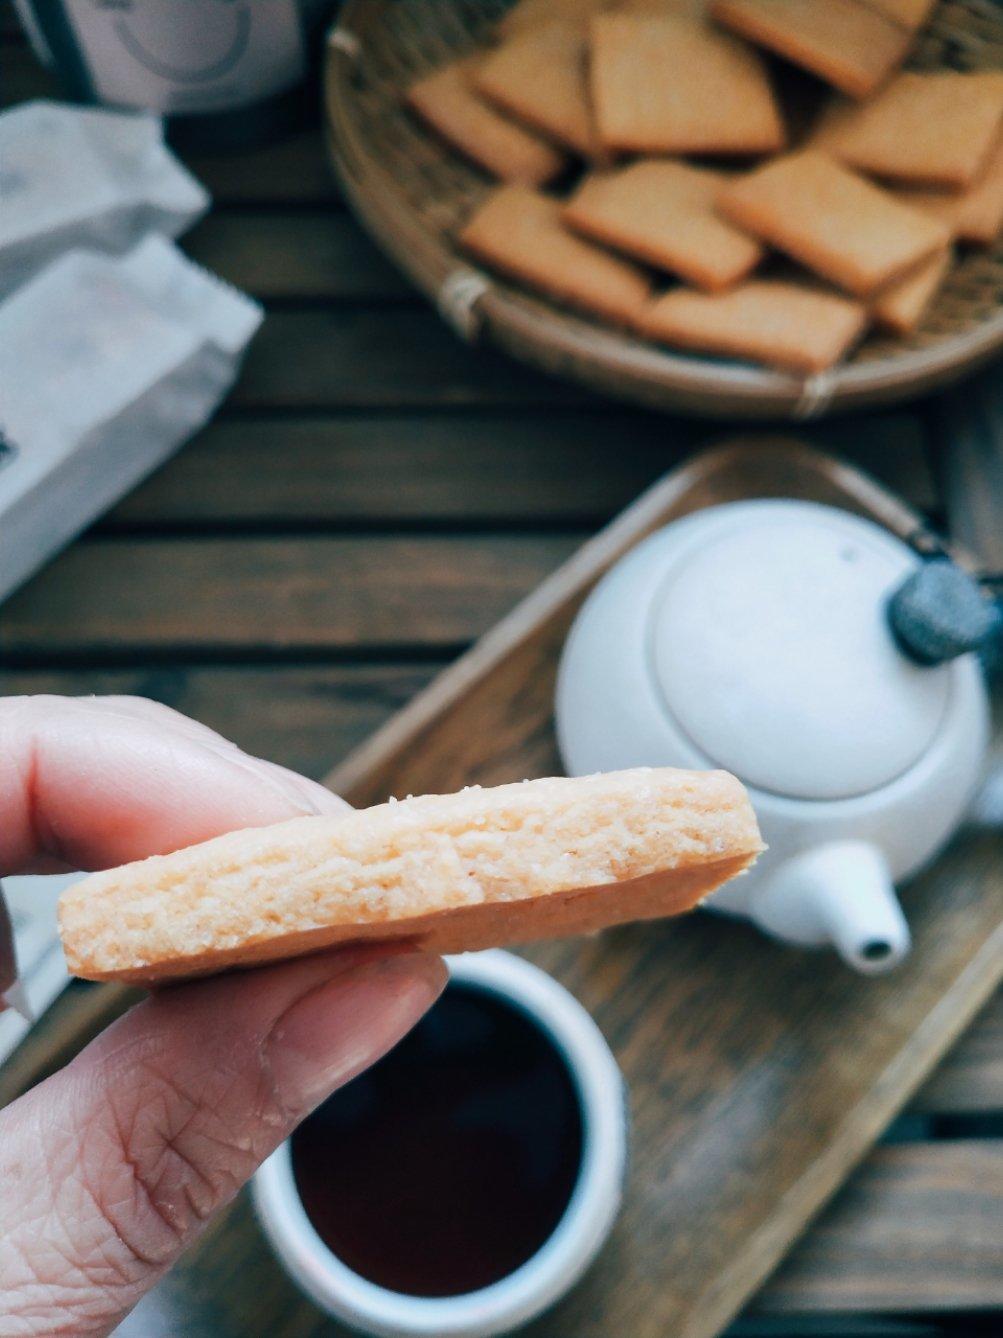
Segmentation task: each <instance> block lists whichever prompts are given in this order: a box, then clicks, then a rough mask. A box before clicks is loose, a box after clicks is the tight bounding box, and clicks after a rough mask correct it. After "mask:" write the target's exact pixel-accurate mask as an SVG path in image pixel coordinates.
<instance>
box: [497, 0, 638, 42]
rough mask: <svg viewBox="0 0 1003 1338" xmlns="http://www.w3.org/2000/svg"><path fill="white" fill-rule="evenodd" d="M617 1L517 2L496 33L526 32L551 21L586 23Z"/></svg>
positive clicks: (546, 0) (528, 0) (502, 20)
mask: <svg viewBox="0 0 1003 1338" xmlns="http://www.w3.org/2000/svg"><path fill="white" fill-rule="evenodd" d="M616 2H617V0H517V3H516V4H514V5H513V6H512V8H511V9H510V10H508V11H507V12H506V13H504V14H503V15H502V16H501V18H500V19H499V21H498V25H497V29H496V31H497V32H499V33H500V34H501V35H502V36H503V37H511V36H512V35H513V33H518V32H525V31H526V29H527V28H535V27H536V26H537V25H538V24H541V23H549V22H550V21H551V19H570V20H571V21H572V22H584V21H585V20H587V19H590V18H591V17H592V15H593V14H596V13H598V11H599V10H600V9H609V8H610V7H611V6H612V5H615V4H616Z"/></svg>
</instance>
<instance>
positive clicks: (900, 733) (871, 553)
mask: <svg viewBox="0 0 1003 1338" xmlns="http://www.w3.org/2000/svg"><path fill="white" fill-rule="evenodd" d="M915 566H916V558H915V555H914V554H913V553H912V552H911V550H910V549H908V548H907V547H906V545H904V544H903V543H901V542H900V541H899V540H898V539H896V538H894V537H893V536H891V535H889V534H886V533H885V532H884V531H882V530H880V529H879V528H878V527H877V526H875V525H873V524H871V523H870V522H868V521H864V520H861V519H859V518H858V517H856V516H852V515H850V514H849V513H847V512H841V511H837V510H835V509H832V508H829V507H822V506H817V505H807V504H804V503H792V502H778V503H763V504H759V505H755V506H752V507H743V508H742V513H741V515H740V516H736V517H735V521H734V523H733V524H732V525H731V526H725V527H718V528H717V529H716V531H715V532H713V533H710V534H708V535H706V536H705V537H704V542H703V543H702V544H701V545H700V546H699V547H692V548H690V550H689V551H688V553H687V554H686V555H685V556H684V557H683V558H682V559H681V560H680V561H679V562H678V563H677V564H675V565H674V566H673V568H672V569H671V570H670V571H669V572H668V574H667V576H666V578H665V580H664V582H663V584H662V586H661V587H660V589H659V591H658V594H657V596H656V599H655V603H654V606H653V618H652V623H651V627H650V634H651V641H650V647H651V654H652V665H653V669H654V674H655V677H656V679H657V682H658V685H659V688H660V690H661V693H662V696H663V699H664V703H665V706H666V709H667V710H668V711H669V712H670V713H671V714H672V715H673V716H674V717H675V719H676V721H677V723H678V724H679V725H680V726H681V728H682V729H683V730H685V731H686V733H687V734H688V735H689V736H690V739H691V740H692V742H693V743H694V744H695V745H696V746H697V747H698V748H699V749H700V750H701V752H703V753H704V755H705V756H706V757H707V758H708V759H710V760H711V761H712V762H713V764H714V765H716V766H720V767H724V768H725V769H727V770H728V771H731V772H734V774H735V775H737V776H738V777H739V778H740V779H741V780H743V781H744V782H746V784H748V785H752V786H755V787H757V788H759V789H762V790H767V791H770V792H771V793H773V794H778V795H785V796H790V797H792V798H800V799H846V798H850V797H852V796H854V795H862V794H866V793H867V792H869V791H871V790H875V789H878V788H879V787H881V786H884V785H887V784H889V783H890V782H891V781H893V780H894V779H895V778H896V777H897V776H900V775H902V773H903V772H905V771H907V770H908V769H909V768H910V767H911V766H913V765H914V764H915V763H916V762H917V761H918V760H919V759H920V758H921V757H922V755H923V754H924V753H925V752H926V750H927V749H928V748H929V747H930V745H931V743H932V742H933V739H934V737H935V735H936V734H937V731H938V729H939V727H940V725H941V722H942V720H943V718H944V714H945V711H946V709H947V702H948V694H949V691H950V669H949V668H948V667H946V666H938V667H933V668H924V667H920V666H919V665H917V664H915V663H913V662H912V661H911V660H910V659H908V658H907V657H906V656H905V655H904V654H903V653H902V652H901V651H900V649H899V648H898V646H897V645H896V642H895V638H894V636H893V635H892V631H891V628H890V626H889V622H888V601H889V598H890V597H891V595H892V594H893V592H894V591H895V590H896V588H897V587H898V586H899V585H900V584H901V583H902V581H903V580H904V578H905V577H906V576H907V575H908V574H909V573H910V571H912V570H913V569H914V568H915Z"/></svg>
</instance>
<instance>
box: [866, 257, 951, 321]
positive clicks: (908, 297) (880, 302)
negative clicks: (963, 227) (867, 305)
mask: <svg viewBox="0 0 1003 1338" xmlns="http://www.w3.org/2000/svg"><path fill="white" fill-rule="evenodd" d="M952 259H953V256H952V253H951V248H950V247H947V248H945V249H944V250H943V251H938V252H937V253H936V254H934V255H932V256H931V257H930V259H929V260H924V261H923V263H922V264H921V265H919V266H918V267H917V268H916V269H915V270H913V271H912V272H911V273H909V274H907V275H906V276H905V278H904V279H899V280H898V281H897V282H896V283H893V284H890V285H889V286H888V287H887V288H884V289H882V291H881V292H880V293H878V295H877V297H876V298H875V299H874V301H873V302H872V304H871V315H872V316H873V317H874V319H875V320H876V321H877V323H878V324H879V325H883V326H884V327H885V329H886V330H892V331H893V332H894V333H895V334H900V335H908V334H912V332H913V331H914V330H915V329H916V327H917V326H918V325H919V323H920V321H921V320H922V319H923V317H924V315H925V314H926V311H927V309H928V308H929V306H930V303H931V302H932V301H933V299H934V297H935V296H936V294H937V292H938V291H939V290H940V288H941V286H942V285H943V282H944V280H945V279H946V278H947V275H948V271H949V270H950V268H951V261H952Z"/></svg>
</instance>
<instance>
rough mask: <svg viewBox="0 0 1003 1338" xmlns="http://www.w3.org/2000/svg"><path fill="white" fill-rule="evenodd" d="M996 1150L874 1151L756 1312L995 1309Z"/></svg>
mask: <svg viewBox="0 0 1003 1338" xmlns="http://www.w3.org/2000/svg"><path fill="white" fill-rule="evenodd" d="M1001 1223H1003V1146H1001V1145H1000V1144H999V1143H998V1142H989V1141H986V1142H979V1141H976V1140H972V1141H970V1142H963V1143H950V1142H944V1143H936V1144H926V1143H919V1144H909V1145H904V1146H901V1147H885V1148H878V1149H877V1150H876V1151H875V1152H874V1153H873V1154H872V1155H871V1156H870V1157H869V1158H868V1160H867V1161H866V1162H865V1163H864V1165H863V1166H862V1167H861V1168H860V1170H859V1171H858V1173H857V1174H856V1175H855V1176H854V1177H853V1179H852V1180H851V1182H850V1183H849V1184H848V1185H847V1186H846V1188H845V1189H843V1190H842V1191H841V1192H840V1194H839V1196H838V1197H837V1199H836V1200H835V1202H834V1203H833V1204H832V1207H831V1208H830V1209H829V1210H828V1211H827V1212H826V1213H825V1214H824V1215H823V1216H822V1217H821V1219H820V1220H819V1221H818V1222H816V1223H815V1226H814V1227H813V1229H812V1231H811V1232H810V1233H809V1234H808V1236H806V1237H805V1239H804V1240H803V1241H801V1242H799V1244H798V1245H797V1246H796V1247H795V1249H794V1251H793V1252H792V1254H791V1257H790V1258H789V1259H788V1260H786V1261H785V1262H784V1264H783V1265H781V1267H780V1269H779V1271H778V1272H777V1274H776V1276H775V1277H774V1278H773V1279H772V1280H771V1281H770V1282H769V1284H768V1285H767V1287H766V1289H765V1291H764V1292H763V1293H762V1295H761V1296H760V1297H759V1298H758V1299H757V1303H756V1309H757V1310H770V1311H773V1310H778V1311H784V1310H787V1311H796V1312H799V1313H803V1312H806V1311H842V1312H852V1311H870V1312H872V1313H873V1312H876V1311H894V1310H911V1311H923V1310H936V1311H942V1312H946V1311H950V1310H980V1309H986V1310H988V1309H991V1308H997V1307H1000V1306H1003V1231H1001V1230H1000V1224H1001Z"/></svg>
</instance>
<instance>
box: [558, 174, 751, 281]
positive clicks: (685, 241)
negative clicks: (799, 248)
mask: <svg viewBox="0 0 1003 1338" xmlns="http://www.w3.org/2000/svg"><path fill="white" fill-rule="evenodd" d="M727 179H728V178H727V177H726V176H725V175H724V173H722V172H714V171H711V170H710V169H709V168H703V167H692V166H690V164H688V163H680V162H673V161H671V160H670V159H645V160H642V161H639V162H636V163H631V165H630V166H629V167H624V168H621V169H620V170H618V171H616V172H600V173H595V174H593V175H591V176H588V177H586V178H585V180H584V181H583V182H582V184H581V186H580V187H579V188H578V190H577V191H576V193H575V194H574V195H573V196H572V198H571V200H570V201H569V203H568V204H567V206H566V207H565V210H564V219H565V222H567V223H568V224H569V225H570V226H571V227H572V228H573V229H574V230H575V231H576V232H580V233H583V234H584V235H585V236H586V237H591V238H592V239H593V240H594V241H598V242H602V243H603V244H604V245H606V246H612V247H613V248H614V249H615V250H618V251H623V252H625V253H626V254H627V255H631V256H634V257H636V258H637V259H638V260H643V261H644V262H645V263H647V264H649V265H654V266H655V267H656V268H658V269H666V270H671V271H672V272H673V273H674V274H678V275H681V276H682V278H684V279H688V280H689V282H690V283H695V284H696V285H697V286H698V287H700V288H709V289H711V290H715V291H716V290H720V289H722V288H729V287H730V286H731V285H732V284H735V283H737V282H738V281H739V280H740V279H744V278H745V277H746V276H747V275H748V274H749V273H750V272H751V271H752V270H753V269H755V267H756V265H758V264H759V262H760V260H761V259H762V257H763V248H762V246H761V245H760V244H759V242H757V241H755V240H754V239H753V238H752V237H749V236H748V235H747V234H746V233H744V232H742V231H740V230H739V229H738V228H736V227H734V226H733V225H732V224H731V223H728V222H727V220H725V219H723V218H721V217H719V216H718V214H717V213H716V212H715V208H714V201H715V199H716V197H717V195H718V192H719V191H720V190H721V187H722V186H723V185H724V183H725V182H726V181H727Z"/></svg>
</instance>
